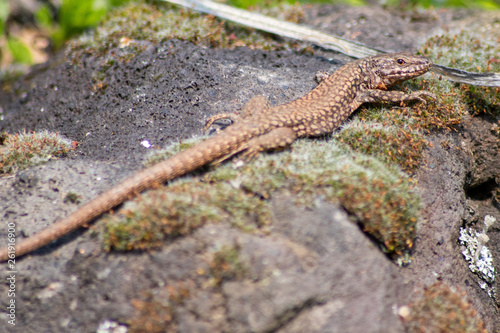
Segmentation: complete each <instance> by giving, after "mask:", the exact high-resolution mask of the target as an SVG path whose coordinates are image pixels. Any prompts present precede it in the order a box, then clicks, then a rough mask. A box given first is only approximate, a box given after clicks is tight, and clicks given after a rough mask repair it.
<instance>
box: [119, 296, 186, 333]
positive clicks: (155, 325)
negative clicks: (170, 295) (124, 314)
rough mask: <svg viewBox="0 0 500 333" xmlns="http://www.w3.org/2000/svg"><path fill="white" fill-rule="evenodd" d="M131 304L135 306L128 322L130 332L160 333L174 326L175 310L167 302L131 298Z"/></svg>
mask: <svg viewBox="0 0 500 333" xmlns="http://www.w3.org/2000/svg"><path fill="white" fill-rule="evenodd" d="M151 298H152V297H151ZM132 305H133V306H134V308H135V315H134V317H133V318H132V319H131V320H130V321H129V322H128V324H129V326H130V327H129V332H130V333H133V332H153V333H156V332H158V333H161V332H166V331H168V330H169V329H171V330H172V329H174V328H175V319H176V318H175V312H174V310H173V307H172V306H171V305H170V304H168V302H165V301H157V300H153V299H148V300H146V301H143V300H139V299H133V300H132Z"/></svg>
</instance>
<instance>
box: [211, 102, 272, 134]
mask: <svg viewBox="0 0 500 333" xmlns="http://www.w3.org/2000/svg"><path fill="white" fill-rule="evenodd" d="M268 110H270V107H269V102H268V101H267V99H266V98H265V97H264V96H262V95H257V96H254V97H252V98H251V99H250V100H249V101H248V102H247V103H246V104H245V105H244V106H243V108H242V109H241V112H240V114H235V113H221V114H216V115H215V116H212V117H210V118H208V119H207V121H206V122H205V126H204V127H203V131H206V130H208V129H209V128H210V126H212V125H213V123H214V122H216V121H217V120H220V119H229V120H230V121H231V123H235V122H237V121H239V120H241V119H247V118H251V117H253V116H258V115H261V114H265V113H267V111H268Z"/></svg>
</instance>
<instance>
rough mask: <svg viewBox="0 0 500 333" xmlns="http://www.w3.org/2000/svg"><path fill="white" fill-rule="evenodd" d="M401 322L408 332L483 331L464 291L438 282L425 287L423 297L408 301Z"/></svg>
mask: <svg viewBox="0 0 500 333" xmlns="http://www.w3.org/2000/svg"><path fill="white" fill-rule="evenodd" d="M405 322H406V326H407V329H408V332H410V333H427V332H428V333H431V332H432V333H447V332H457V333H459V332H460V333H466V332H470V333H473V332H474V333H486V332H487V331H486V329H485V327H484V323H483V322H482V321H481V319H480V318H479V317H478V315H477V312H476V311H475V310H474V309H473V308H472V306H471V304H470V303H468V302H467V301H465V299H464V294H459V293H457V292H456V291H454V290H453V289H451V288H450V287H448V286H447V285H445V284H444V283H441V282H438V283H436V284H434V285H432V286H431V287H429V288H427V289H426V290H425V292H424V295H423V297H422V298H421V299H419V300H417V301H415V302H414V303H413V304H411V306H410V315H409V316H408V318H405Z"/></svg>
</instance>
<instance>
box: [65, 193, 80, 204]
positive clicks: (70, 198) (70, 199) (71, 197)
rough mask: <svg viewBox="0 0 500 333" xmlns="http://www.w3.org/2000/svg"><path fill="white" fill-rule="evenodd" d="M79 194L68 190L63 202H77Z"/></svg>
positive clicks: (78, 201)
mask: <svg viewBox="0 0 500 333" xmlns="http://www.w3.org/2000/svg"><path fill="white" fill-rule="evenodd" d="M80 199H81V196H80V195H78V194H76V193H74V192H68V194H66V196H65V197H64V202H71V203H74V204H79V203H80Z"/></svg>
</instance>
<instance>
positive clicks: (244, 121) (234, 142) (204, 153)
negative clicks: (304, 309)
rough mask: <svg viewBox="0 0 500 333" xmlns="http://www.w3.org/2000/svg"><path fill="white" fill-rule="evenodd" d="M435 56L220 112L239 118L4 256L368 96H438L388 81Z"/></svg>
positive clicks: (375, 66) (397, 61)
mask: <svg viewBox="0 0 500 333" xmlns="http://www.w3.org/2000/svg"><path fill="white" fill-rule="evenodd" d="M430 66H431V62H430V61H429V60H428V59H427V58H424V57H420V56H414V55H411V54H409V53H394V54H382V55H378V56H374V57H368V58H364V59H360V60H356V61H353V62H351V63H348V64H346V65H344V66H343V67H341V68H340V69H339V70H337V71H336V72H335V73H333V74H332V75H330V76H328V77H326V78H324V79H323V80H322V81H321V82H320V84H319V85H318V86H317V87H316V88H315V89H314V90H312V91H311V92H309V93H308V94H306V95H305V96H303V97H301V98H299V99H297V100H294V101H292V102H289V103H286V104H283V105H279V106H276V107H269V105H268V104H267V101H266V100H265V99H264V98H263V97H260V96H257V97H254V98H253V99H251V100H250V101H249V102H248V103H247V105H246V106H245V107H244V108H243V110H242V112H241V115H240V116H239V117H237V118H236V119H235V117H233V116H229V115H225V114H224V115H218V116H215V117H212V118H211V119H209V121H208V122H207V126H210V125H211V124H212V123H213V121H214V120H217V119H221V118H233V119H232V120H234V121H233V124H232V125H230V126H228V127H227V128H226V129H224V130H223V131H221V132H220V133H219V134H217V135H215V136H213V137H210V138H208V139H206V140H205V141H203V142H201V143H199V144H198V145H195V146H194V147H192V148H189V149H187V150H185V151H182V152H180V153H179V154H177V155H174V156H172V157H171V158H169V159H167V160H166V161H163V162H160V163H158V164H156V165H154V166H152V167H150V168H147V169H145V170H143V171H140V172H138V173H136V174H135V175H133V176H131V177H130V178H128V179H126V180H125V181H124V182H122V183H120V184H118V185H116V186H115V187H113V188H111V189H110V190H108V191H107V192H105V193H103V194H101V195H100V196H98V197H97V198H95V199H94V200H92V201H91V202H89V203H87V204H85V205H83V206H82V207H80V208H79V209H78V210H77V211H76V212H74V213H72V214H71V215H69V216H68V217H66V218H64V219H62V220H60V221H58V222H56V223H54V224H53V225H52V226H50V227H49V228H47V229H45V230H44V231H42V232H40V233H38V234H36V235H34V236H33V237H30V238H27V239H25V240H23V241H22V242H21V243H19V244H17V245H16V246H15V248H14V247H10V248H4V249H2V250H1V251H0V259H1V261H5V260H7V259H12V258H14V257H16V258H17V257H20V256H22V255H24V254H26V253H29V252H31V251H33V250H35V249H38V248H40V247H42V246H44V245H46V244H48V243H50V242H52V241H53V240H56V239H58V238H59V237H61V236H63V235H65V234H67V233H69V232H71V231H73V230H75V229H76V228H78V227H81V226H84V225H87V224H88V223H89V222H91V221H92V220H94V219H95V218H96V217H98V216H99V215H101V214H103V213H105V212H107V211H109V210H110V209H112V208H113V207H115V206H117V205H119V204H121V203H122V202H124V201H125V200H127V199H128V198H130V197H131V196H133V195H134V194H135V193H139V192H142V191H144V190H145V189H147V188H151V187H153V186H156V185H158V184H161V183H164V182H166V181H168V180H171V179H173V178H176V177H178V176H181V175H183V174H186V173H188V172H191V171H193V170H195V169H197V168H199V167H201V166H203V165H205V164H208V163H214V162H218V161H221V160H224V159H227V158H229V157H230V156H232V155H234V154H237V153H241V154H242V156H243V157H246V158H251V157H253V156H255V155H256V154H258V153H259V152H261V151H265V150H270V149H275V148H285V147H287V146H289V145H290V144H291V143H292V142H293V141H294V140H295V139H297V138H300V137H304V136H318V135H323V134H326V133H330V132H332V131H333V130H334V129H336V128H337V127H338V126H339V125H340V124H342V123H343V122H344V121H345V120H346V119H347V117H349V115H350V114H351V113H352V112H353V111H355V110H356V109H357V108H358V107H359V106H360V105H361V104H363V103H366V102H380V101H389V102H403V101H410V100H419V101H421V102H424V103H425V100H424V98H423V97H429V98H435V97H434V95H433V94H431V93H429V92H427V91H417V92H413V93H411V94H406V93H403V92H401V91H388V90H386V89H387V87H388V86H390V85H393V84H395V83H398V82H401V81H405V80H408V79H411V78H414V77H417V76H419V75H422V74H424V73H425V72H427V71H428V70H429V68H430Z"/></svg>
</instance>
